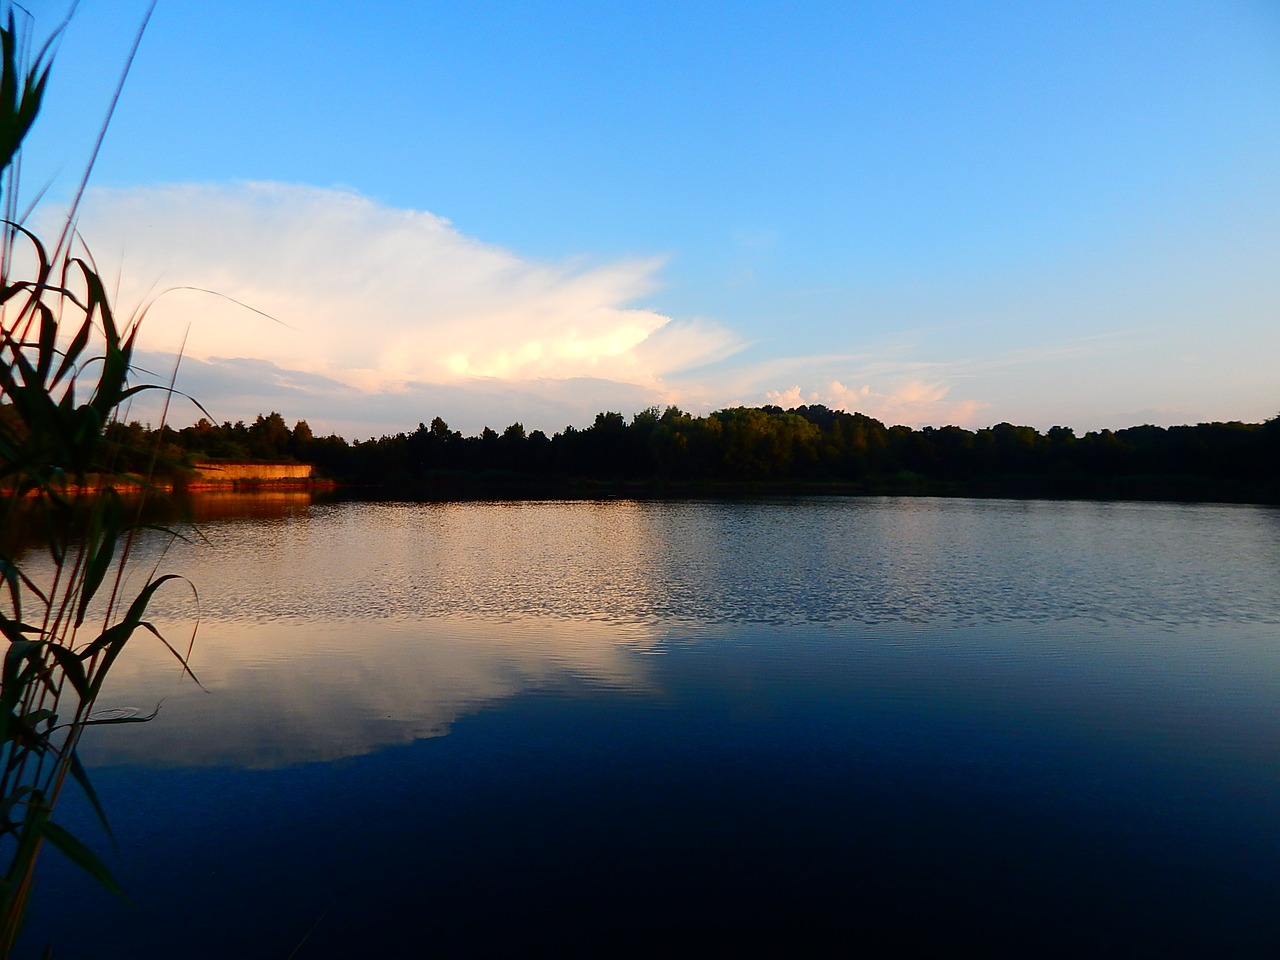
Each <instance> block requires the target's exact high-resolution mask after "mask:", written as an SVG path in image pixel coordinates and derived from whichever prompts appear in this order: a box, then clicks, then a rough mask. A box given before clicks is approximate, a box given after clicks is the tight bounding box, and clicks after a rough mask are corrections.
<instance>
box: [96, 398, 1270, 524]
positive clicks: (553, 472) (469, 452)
mask: <svg viewBox="0 0 1280 960" xmlns="http://www.w3.org/2000/svg"><path fill="white" fill-rule="evenodd" d="M108 436H109V439H110V441H111V442H112V443H113V444H114V445H115V446H116V448H117V450H118V451H119V456H120V457H121V458H122V462H126V464H127V461H128V460H129V459H130V458H133V459H136V460H137V461H138V463H137V464H136V467H137V469H139V470H141V469H142V467H143V463H142V460H143V459H144V458H145V459H147V460H149V458H150V456H151V453H152V451H154V450H156V449H157V448H158V449H159V450H160V459H161V461H162V462H163V463H166V464H168V465H169V470H170V471H171V472H172V473H174V474H175V475H180V474H181V472H182V471H183V470H184V469H187V468H189V467H190V465H191V464H192V463H193V462H195V461H198V460H261V461H299V462H305V463H310V464H313V465H314V466H315V467H316V469H317V471H318V472H319V474H320V475H322V476H325V477H328V478H331V479H333V480H336V481H337V482H338V483H339V484H341V485H342V486H343V487H347V488H363V489H364V490H366V491H369V492H372V493H375V494H376V493H377V492H379V491H380V492H383V493H386V494H388V495H395V496H413V497H424V498H433V497H436V498H457V497H464V498H465V497H473V496H478V497H484V496H582V495H596V494H599V495H622V494H625V495H652V496H683V495H715V494H717V493H723V494H728V495H732V494H740V493H751V492H762V493H770V492H831V493H848V494H858V493H869V494H908V495H912V494H914V495H955V496H1051V497H1052V496H1061V497H1121V498H1160V499H1187V500H1223V501H1240V502H1255V503H1280V479H1278V478H1280V416H1277V417H1273V418H1271V419H1270V420H1267V421H1266V422H1265V423H1241V422H1227V423H1201V424H1197V425H1194V426H1175V427H1168V428H1166V427H1157V426H1149V425H1148V426H1134V427H1129V428H1126V429H1122V430H1116V431H1111V430H1101V431H1096V432H1090V433H1086V434H1084V435H1083V436H1077V435H1076V434H1075V432H1074V431H1073V430H1072V429H1071V428H1069V427H1060V426H1059V427H1053V428H1051V429H1050V430H1048V431H1047V432H1045V433H1041V432H1039V431H1038V430H1036V429H1035V428H1033V427H1026V426H1014V425H1013V424H1010V423H998V424H996V425H995V426H992V427H987V428H984V429H980V430H967V429H963V428H961V427H956V426H945V427H938V428H935V427H923V428H921V429H912V428H910V427H906V426H892V427H888V426H885V424H883V423H881V422H880V421H879V420H876V419H873V418H871V417H868V416H864V415H862V414H859V413H846V412H844V411H841V410H831V409H828V408H827V407H825V406H821V405H814V406H800V407H795V408H793V409H790V410H783V409H781V408H780V407H776V406H765V407H758V408H755V407H734V408H731V409H726V410H718V411H715V412H714V413H710V414H708V415H706V416H692V415H690V414H688V413H685V412H684V411H682V410H680V409H679V408H677V407H674V406H672V407H667V408H666V409H665V410H662V411H660V410H658V409H657V408H656V407H651V408H649V409H647V410H643V411H641V412H639V413H637V414H635V415H633V416H632V417H631V418H630V420H628V419H627V418H626V417H624V416H623V415H622V414H621V413H616V412H603V413H599V414H597V415H596V417H595V421H594V422H593V423H592V424H591V425H590V426H589V427H586V428H583V429H578V428H575V427H572V426H567V427H565V428H564V429H563V430H562V431H560V432H557V433H555V434H554V435H552V436H547V435H546V434H545V433H543V432H542V431H541V430H532V431H526V430H525V428H524V427H523V426H522V425H521V424H520V423H513V424H511V425H510V426H508V427H507V428H506V429H505V430H503V431H502V432H501V433H498V432H496V431H494V430H492V429H490V428H488V427H486V428H485V429H484V430H482V431H481V432H480V434H479V435H478V436H463V435H462V434H461V433H459V432H458V431H456V430H452V429H450V427H449V425H448V424H447V423H445V421H444V420H442V419H441V418H440V417H436V418H434V419H433V420H432V421H431V423H430V424H429V425H428V424H425V423H419V424H418V426H417V428H416V429H415V430H412V431H410V432H406V433H396V434H392V435H388V436H382V437H378V438H376V439H374V438H370V439H368V440H363V441H355V442H348V441H347V440H346V439H344V438H342V437H340V436H336V435H331V436H324V437H318V436H314V435H313V434H312V431H311V429H310V427H309V426H308V425H307V423H306V421H304V420H300V421H298V422H296V423H295V424H294V426H293V427H292V428H290V427H289V426H288V424H287V423H286V422H285V420H284V419H283V418H282V417H281V416H280V414H278V413H275V412H272V413H269V414H267V415H261V414H260V415H259V416H258V417H257V418H256V419H255V420H254V421H253V423H250V424H245V423H243V422H237V423H234V424H233V423H230V422H227V423H223V424H221V425H217V424H214V423H212V422H210V421H209V420H207V419H201V420H200V421H198V422H197V423H196V424H194V425H192V426H189V427H186V428H183V429H179V430H174V429H171V428H169V427H165V428H162V429H161V430H158V431H152V430H149V429H148V428H147V427H144V426H143V425H141V424H139V423H136V422H134V423H128V424H124V423H117V424H114V425H112V426H111V427H110V428H109V431H108Z"/></svg>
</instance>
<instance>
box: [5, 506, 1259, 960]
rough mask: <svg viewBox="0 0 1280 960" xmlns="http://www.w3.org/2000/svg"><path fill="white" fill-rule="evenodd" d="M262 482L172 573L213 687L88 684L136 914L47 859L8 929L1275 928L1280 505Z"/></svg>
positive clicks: (770, 931) (1047, 935)
mask: <svg viewBox="0 0 1280 960" xmlns="http://www.w3.org/2000/svg"><path fill="white" fill-rule="evenodd" d="M232 512H233V513H234V511H232ZM255 513H256V514H257V515H255V516H252V517H243V518H236V517H234V516H233V517H229V518H226V519H216V520H210V521H209V522H207V523H206V524H205V525H204V531H203V532H204V535H205V539H204V540H200V541H193V542H192V543H191V544H190V545H185V546H184V545H178V546H177V547H175V548H173V549H171V551H170V552H169V554H168V555H167V556H166V558H165V561H164V564H165V567H166V569H176V570H178V571H179V572H184V573H186V574H187V575H188V576H189V577H190V578H191V580H192V581H193V582H194V583H196V584H197V586H198V588H199V595H200V600H199V614H200V617H201V627H200V631H199V633H198V635H197V638H196V647H195V654H194V655H193V657H192V664H193V667H194V668H195V669H196V672H197V674H199V675H200V677H201V681H202V683H204V685H205V689H204V690H201V689H198V688H196V687H195V686H194V684H192V683H190V681H187V680H183V679H182V678H181V677H180V676H179V675H178V674H177V671H175V670H174V669H173V668H172V665H171V664H169V663H167V662H166V656H167V655H166V654H164V653H163V651H159V650H154V649H149V648H139V649H138V650H137V651H136V652H135V651H130V655H131V656H132V661H131V663H130V664H128V665H125V664H124V662H123V661H122V665H121V666H122V670H121V672H120V673H119V674H118V675H117V676H115V677H113V678H112V679H113V680H114V681H116V683H115V686H114V687H113V688H112V692H111V694H110V695H109V696H107V697H104V699H103V706H104V707H109V708H114V709H118V710H121V711H130V710H149V709H150V707H152V706H154V705H155V703H156V702H158V701H159V700H160V699H161V698H163V700H164V703H163V707H162V710H161V714H160V716H159V718H158V719H157V720H155V721H153V722H151V723H149V724H145V725H130V726H126V727H118V728H99V729H98V730H95V731H91V733H92V734H95V735H96V736H94V737H92V738H91V739H90V740H89V741H88V742H87V743H86V745H85V754H86V759H87V760H88V762H89V763H90V767H91V774H92V777H93V779H94V782H95V784H96V786H97V789H98V791H99V794H100V796H101V798H102V801H103V804H104V806H105V807H106V809H107V810H108V813H109V815H110V818H111V823H112V827H113V829H114V832H115V836H116V839H117V844H118V849H117V850H116V851H114V852H112V848H111V845H110V843H109V841H107V840H105V839H104V838H103V837H102V835H101V831H100V830H97V831H95V829H94V827H93V826H92V821H91V818H90V817H89V815H88V812H87V811H86V809H85V807H86V805H85V804H84V803H83V801H82V800H80V798H79V797H77V796H75V794H74V793H73V792H68V793H67V795H66V797H65V798H64V803H63V806H62V809H61V815H62V817H63V818H64V819H65V820H67V821H68V822H69V824H71V825H73V826H75V827H76V828H77V829H78V830H79V831H80V832H81V834H82V835H83V836H84V837H85V838H86V839H87V840H89V841H90V842H92V843H93V844H94V846H95V847H96V848H98V849H102V850H104V851H106V852H107V859H108V860H109V862H110V863H111V865H112V866H113V868H114V869H115V870H116V872H117V874H118V876H119V878H120V880H121V882H122V885H123V886H124V887H125V889H126V890H127V891H128V893H129V896H130V902H129V903H128V904H122V903H121V902H119V901H117V900H116V899H115V898H113V897H112V896H111V895H109V894H107V893H105V892H103V891H101V890H99V889H97V888H95V887H94V886H93V884H92V883H91V882H90V881H88V880H87V879H85V878H83V877H81V876H79V875H78V874H76V873H75V871H74V870H73V869H72V868H70V867H68V866H67V865H65V864H64V863H62V862H60V861H59V860H58V858H57V855H56V854H55V853H50V854H47V855H46V856H45V858H44V861H43V862H42V875H41V878H40V884H41V886H40V887H39V888H38V892H37V899H36V902H35V905H34V907H33V910H32V913H31V920H30V926H29V930H28V931H27V934H26V937H25V939H24V941H23V947H24V949H25V950H26V951H27V954H26V955H30V956H35V955H39V950H40V949H41V948H42V947H43V945H44V944H45V943H46V942H48V941H52V942H53V944H54V947H55V953H54V955H55V956H56V957H58V958H59V960H63V958H67V957H95V958H109V957H131V958H137V957H233V956H234V957H287V956H290V955H291V954H292V955H294V956H297V957H299V958H307V957H315V958H320V957H340V956H341V957H347V956H353V955H365V956H380V957H397V956H403V957H416V956H424V955H428V954H437V955H463V956H474V955H510V954H513V953H516V952H520V953H525V952H533V951H534V950H535V949H537V948H548V949H550V950H552V951H554V952H556V953H559V954H571V955H586V954H590V955H593V956H594V955H602V954H605V955H608V954H614V953H619V952H626V951H628V950H633V949H642V950H644V951H646V952H651V953H657V952H659V951H661V952H662V953H677V954H681V953H683V954H691V953H692V954H701V953H707V952H711V951H712V950H715V951H718V952H724V951H726V950H743V949H748V948H754V949H759V948H760V947H761V946H762V945H763V946H765V947H768V948H771V949H774V950H777V951H779V952H781V951H784V950H785V951H789V952H793V953H794V952H800V953H822V954H824V955H825V954H828V953H831V952H835V951H836V950H840V951H843V952H849V951H850V950H855V949H857V950H864V951H870V952H873V953H876V954H893V953H895V952H896V953H902V954H905V955H921V954H926V955H929V954H934V955H941V954H946V955H951V954H953V953H955V952H957V951H958V950H960V949H961V948H964V947H968V948H971V950H976V951H979V952H982V953H986V954H991V953H997V954H1004V955H1038V956H1045V955H1059V956H1068V955H1072V956H1078V955H1081V954H1083V953H1085V952H1086V951H1087V952H1090V953H1094V954H1102V955H1124V956H1205V955H1231V956H1274V955H1276V954H1277V952H1280V922H1278V921H1277V920H1276V917H1277V916H1280V910H1277V909H1276V905H1277V904H1278V903H1280V804H1278V803H1277V797H1280V710H1278V709H1277V706H1276V704H1277V702H1280V701H1278V699H1277V693H1278V692H1280V512H1277V511H1275V510H1267V509H1259V508H1248V507H1222V506H1187V505H1173V504H1072V503H1024V502H1019V503H1012V502H998V501H997V502H983V501H923V500H839V499H832V500H798V501H792V500H787V501H777V502H751V503H675V504H652V503H632V502H614V503H586V504H562V503H551V504H456V505H433V506H424V505H409V504H389V505H388V504H383V505H370V504H337V505H311V504H309V503H307V502H306V501H305V500H293V501H288V500H285V501H281V502H280V504H279V505H278V510H275V511H269V510H268V511H263V510H262V509H261V508H260V505H259V508H258V509H256V510H255ZM264 513H265V514H266V515H265V516H264V515H263V514H264ZM164 603H165V604H166V606H165V607H164V609H162V610H160V611H158V612H159V613H160V614H161V615H162V620H161V622H162V626H164V628H165V629H166V631H167V632H169V633H170V634H172V633H173V632H174V631H176V630H179V629H180V628H181V625H182V624H183V623H184V622H186V621H185V620H184V618H189V616H190V611H189V609H188V608H189V606H190V604H191V603H193V601H192V600H191V599H190V594H183V593H181V592H174V593H173V594H172V595H171V596H170V597H168V598H167V599H166V600H165V601H164ZM69 904H73V905H74V906H73V907H71V908H69ZM295 949H296V950H297V952H296V953H292V951H294V950H295Z"/></svg>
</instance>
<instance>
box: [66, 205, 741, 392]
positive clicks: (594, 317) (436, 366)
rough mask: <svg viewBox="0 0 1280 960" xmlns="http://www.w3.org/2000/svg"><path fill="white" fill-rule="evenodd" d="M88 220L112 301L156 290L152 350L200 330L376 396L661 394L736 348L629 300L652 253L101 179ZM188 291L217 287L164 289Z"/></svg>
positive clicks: (201, 340) (213, 343)
mask: <svg viewBox="0 0 1280 960" xmlns="http://www.w3.org/2000/svg"><path fill="white" fill-rule="evenodd" d="M53 215H54V214H50V216H53ZM80 228H81V232H82V234H83V235H84V236H85V237H86V238H87V239H88V242H89V244H90V246H91V248H92V250H93V252H94V255H95V257H96V258H97V261H98V263H99V266H100V267H101V268H102V269H103V272H104V274H106V275H108V276H111V275H118V289H119V295H118V303H120V304H124V305H132V304H142V303H144V302H146V301H148V300H149V299H151V298H153V297H155V296H156V295H157V294H160V296H159V299H158V300H157V301H156V303H155V304H154V306H152V307H151V309H150V310H149V312H148V315H147V320H146V327H145V334H146V343H147V345H148V346H149V347H151V348H152V349H160V350H175V349H176V348H177V346H178V344H179V342H180V340H181V336H182V333H183V331H184V330H185V328H186V327H187V325H188V324H190V334H189V338H188V340H187V344H186V348H185V352H186V354H187V355H188V356H191V357H193V358H195V359H199V360H209V359H212V358H218V357H221V358H237V357H244V358H251V359H254V360H259V361H266V362H269V363H272V364H275V365H277V366H279V367H281V368H284V369H287V370H293V371H300V372H303V373H308V374H315V375H319V376H323V377H328V378H330V379H332V380H334V381H336V382H338V383H341V384H345V385H347V386H350V387H354V388H356V389H358V390H361V391H364V392H369V393H378V392H386V391H400V390H405V389H407V388H410V387H411V386H413V385H420V384H448V383H460V382H465V381H468V380H473V379H476V378H498V379H502V380H535V379H551V380H560V379H569V378H576V377H592V378H596V379H600V380H607V381H616V382H619V383H624V384H632V385H638V386H642V387H646V388H649V389H654V390H656V389H658V388H659V387H660V385H661V382H662V380H663V377H664V376H666V375H668V374H670V373H672V372H675V371H679V370H682V369H685V368H689V367H693V366H697V365H699V364H703V363H706V362H708V361H710V360H715V359H719V358H721V357H723V356H725V355H727V354H729V353H732V352H733V351H734V350H735V349H737V348H738V341H737V338H736V337H735V336H734V335H733V334H732V333H731V332H730V331H728V330H726V329H724V328H723V327H720V326H718V325H716V324H714V323H709V322H698V323H683V322H680V321H677V320H673V319H671V318H669V317H666V316H663V315H661V314H658V313H656V312H654V311H652V310H647V309H643V308H642V307H638V306H636V305H635V304H636V302H637V301H638V300H640V299H641V298H643V297H644V296H645V295H646V294H647V293H649V292H650V291H651V290H653V289H654V287H655V285H656V275H657V271H658V269H659V268H660V267H661V260H659V259H656V258H650V259H633V260H622V261H616V262H611V263H604V264H596V263H589V262H586V261H582V260H576V261H574V260H571V261H566V262H562V263H543V262H536V261H531V260H527V259H522V258H521V257H519V256H517V255H515V254H513V253H511V252H509V251H506V250H503V249H501V248H499V247H496V246H492V245H489V244H484V243H481V242H479V241H477V240H474V239H472V238H469V237H466V236H464V235H463V234H461V233H460V232H459V231H458V230H457V229H455V228H454V227H453V225H452V224H450V223H449V221H447V220H445V219H443V218H441V217H438V216H435V215H433V214H431V213H426V212H422V211H413V210H397V209H392V208H389V207H386V206H382V205H380V204H378V203H376V202H375V201H373V200H370V199H368V198H366V197H363V196H360V195H358V194H355V193H351V192H346V191H342V190H332V189H320V188H314V187H303V186H296V185H288V184H277V183H240V184H233V185H177V186H158V187H145V188H136V189H129V190H94V191H91V193H90V194H89V196H88V198H87V201H86V203H85V205H84V209H83V213H82V215H81V218H80ZM182 287H199V288H205V289H208V290H213V291H216V292H217V293H218V294H219V295H220V297H214V296H210V295H208V294H204V293H198V292H193V291H191V290H183V289H171V288H182ZM166 290H168V291H169V292H167V293H164V292H163V291H166ZM222 298H230V299H229V300H228V299H222ZM231 300H235V301H240V302H241V303H243V304H246V305H248V306H249V307H252V308H253V309H254V310H257V311H261V312H262V313H266V314H269V315H270V316H271V317H274V318H276V319H277V320H278V321H279V322H273V321H272V320H269V319H266V318H264V317H263V316H261V315H260V314H258V313H255V312H252V311H250V310H247V309H245V308H244V307H241V306H237V305H236V304H235V303H232V302H231Z"/></svg>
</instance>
